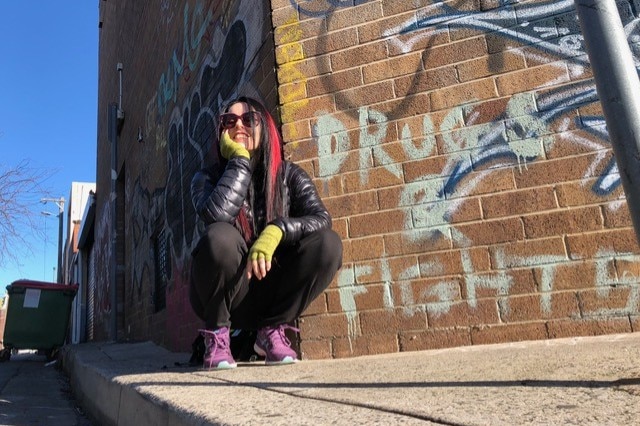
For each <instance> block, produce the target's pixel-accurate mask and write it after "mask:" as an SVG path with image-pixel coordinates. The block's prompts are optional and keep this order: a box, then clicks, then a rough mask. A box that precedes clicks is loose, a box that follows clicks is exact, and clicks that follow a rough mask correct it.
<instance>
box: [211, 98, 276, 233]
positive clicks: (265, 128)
mask: <svg viewBox="0 0 640 426" xmlns="http://www.w3.org/2000/svg"><path fill="white" fill-rule="evenodd" d="M241 102H242V103H245V104H247V105H249V108H250V109H251V110H254V111H257V112H259V113H260V125H261V127H262V132H261V134H260V138H261V140H260V144H259V145H258V147H257V148H256V150H255V151H254V152H253V155H252V156H251V160H250V162H251V168H252V172H253V174H252V178H251V184H250V185H249V192H248V194H247V198H248V203H249V205H250V206H251V207H252V208H254V207H255V201H256V194H264V203H265V223H264V224H263V225H266V224H268V223H269V222H271V221H272V220H274V219H276V218H278V217H281V216H284V214H285V210H286V205H287V201H286V200H285V199H284V168H283V165H284V153H283V143H282V137H281V136H280V132H279V131H278V127H277V125H276V122H275V120H274V118H273V116H272V115H271V113H270V112H269V110H267V108H266V107H265V106H264V105H263V104H262V103H261V102H260V101H258V100H256V99H254V98H250V97H247V96H240V97H238V98H236V99H234V100H232V101H231V102H229V103H227V106H226V107H225V108H223V110H222V111H221V113H225V112H229V109H230V108H231V106H232V105H234V104H237V103H241ZM223 131H224V129H223V128H222V126H218V140H221V137H222V132H223ZM251 217H252V223H251V224H250V223H249V220H248V218H247V214H246V212H245V210H244V209H243V208H242V209H240V214H239V215H238V217H237V218H236V224H237V226H238V228H239V229H240V232H241V233H242V236H243V237H244V239H245V241H246V242H247V243H249V242H250V241H251V240H252V239H253V238H254V236H255V235H254V234H255V232H257V231H258V229H257V225H258V224H257V223H256V219H257V218H256V217H255V214H253V215H251Z"/></svg>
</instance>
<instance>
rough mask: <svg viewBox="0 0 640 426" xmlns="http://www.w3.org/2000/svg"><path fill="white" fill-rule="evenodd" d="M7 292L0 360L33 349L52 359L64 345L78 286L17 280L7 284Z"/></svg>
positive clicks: (5, 359)
mask: <svg viewBox="0 0 640 426" xmlns="http://www.w3.org/2000/svg"><path fill="white" fill-rule="evenodd" d="M7 291H8V293H9V304H8V306H7V318H6V322H5V327H4V337H3V342H2V343H3V346H4V349H2V351H0V360H1V361H7V360H9V358H10V357H11V351H12V350H19V349H35V350H37V351H38V352H39V353H44V354H45V355H46V357H47V360H49V361H51V360H53V359H54V358H55V357H56V355H57V353H58V350H59V349H60V347H62V346H63V345H64V343H65V339H66V337H67V330H68V327H69V318H70V314H71V302H72V301H73V298H74V297H75V295H76V293H77V292H78V285H77V284H71V285H66V284H56V283H49V282H42V281H31V280H18V281H14V282H13V283H11V284H10V285H8V286H7Z"/></svg>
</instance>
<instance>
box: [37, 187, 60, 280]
mask: <svg viewBox="0 0 640 426" xmlns="http://www.w3.org/2000/svg"><path fill="white" fill-rule="evenodd" d="M40 202H41V203H42V204H46V203H48V202H52V203H56V205H57V206H58V279H57V282H59V283H62V269H63V268H62V228H63V226H64V222H63V221H64V198H63V197H60V198H41V199H40Z"/></svg>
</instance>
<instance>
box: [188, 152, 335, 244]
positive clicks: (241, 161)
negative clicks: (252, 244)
mask: <svg viewBox="0 0 640 426" xmlns="http://www.w3.org/2000/svg"><path fill="white" fill-rule="evenodd" d="M283 167H284V186H285V188H284V194H285V197H286V198H287V201H288V203H287V204H286V207H285V208H286V210H288V211H286V212H285V215H284V217H279V218H277V219H275V220H273V221H272V222H271V223H272V224H274V225H276V226H278V227H279V228H280V229H281V230H282V232H283V236H282V241H281V244H292V243H296V242H298V241H299V240H300V239H301V238H302V237H304V236H307V235H309V234H310V233H312V232H314V231H318V230H320V229H324V228H331V216H330V215H329V212H328V211H327V209H326V207H325V206H324V204H323V203H322V200H321V199H320V196H319V195H318V192H317V190H316V187H315V185H314V184H313V182H312V181H311V178H310V177H309V175H308V174H307V173H306V172H305V171H304V170H303V169H302V168H300V166H298V165H296V164H294V163H290V162H288V161H284V162H283ZM250 181H251V169H250V167H249V160H247V159H246V158H243V157H235V158H232V159H231V160H229V162H228V163H227V165H226V167H225V168H224V170H223V171H222V173H221V174H220V172H218V173H216V170H215V169H214V168H211V167H210V168H206V169H202V170H200V171H199V172H197V173H196V174H195V175H194V177H193V179H192V181H191V199H192V201H193V206H194V207H195V209H196V212H197V213H198V217H200V219H202V220H203V221H204V223H205V225H208V224H210V223H214V222H227V223H231V224H234V223H235V220H236V217H237V216H238V214H239V213H240V209H241V208H244V209H246V210H247V214H248V216H249V217H252V216H254V215H255V216H256V221H255V222H256V223H263V222H264V217H263V216H264V209H254V210H251V207H250V206H249V205H248V203H247V200H246V198H247V192H248V188H249V183H250ZM256 204H260V203H256ZM262 204H264V203H262ZM265 225H266V224H265ZM261 230H262V229H258V230H257V232H255V233H256V234H258V233H259V232H260V231H261Z"/></svg>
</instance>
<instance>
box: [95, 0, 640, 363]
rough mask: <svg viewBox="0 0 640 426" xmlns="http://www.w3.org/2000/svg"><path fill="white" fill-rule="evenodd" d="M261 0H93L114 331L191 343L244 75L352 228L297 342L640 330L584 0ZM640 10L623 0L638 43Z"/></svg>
mask: <svg viewBox="0 0 640 426" xmlns="http://www.w3.org/2000/svg"><path fill="white" fill-rule="evenodd" d="M210 3H213V4H212V5H209V4H210ZM262 3H265V2H253V1H249V0H228V1H221V2H202V1H185V2H182V4H181V5H179V6H177V5H170V4H169V2H151V1H132V0H123V1H119V2H114V1H109V0H106V1H101V2H100V5H101V20H102V29H101V34H100V88H99V120H98V121H99V129H98V139H99V140H98V189H99V190H98V199H97V215H96V218H97V220H96V243H95V250H96V270H100V271H101V272H102V271H105V272H106V273H105V274H104V275H103V274H102V273H100V274H99V276H97V277H96V278H97V286H98V289H99V290H100V294H99V295H96V298H97V300H98V304H97V305H96V312H97V316H96V320H97V321H98V324H101V325H100V326H99V327H98V329H100V330H101V331H99V332H96V335H95V336H96V338H98V339H100V338H105V336H108V334H109V326H107V323H108V322H109V321H110V320H109V318H110V315H111V312H112V310H117V312H118V321H119V322H118V326H117V327H118V337H119V338H130V339H141V338H152V339H153V340H155V341H156V342H158V343H160V344H163V345H165V346H167V347H169V348H171V349H180V350H188V349H189V348H190V346H189V344H190V342H191V340H192V339H193V337H194V336H195V329H196V328H197V327H198V326H199V322H198V321H197V320H196V319H195V317H194V316H193V314H192V313H191V310H190V307H189V304H188V296H187V293H188V279H189V263H190V259H189V252H190V249H191V248H192V247H193V244H194V242H195V241H196V239H197V236H198V235H199V227H198V224H197V222H196V220H195V216H194V212H193V209H192V206H191V201H190V197H189V182H190V179H191V176H192V175H193V172H194V171H195V170H196V169H197V168H199V167H200V166H202V165H203V164H205V163H206V162H207V161H208V155H207V153H208V149H209V147H208V141H209V138H210V135H211V132H212V120H213V117H215V115H216V114H217V111H218V109H219V105H220V104H222V103H224V101H225V100H227V99H229V98H230V97H232V96H233V94H235V93H236V92H246V93H249V94H253V95H254V96H257V97H260V98H262V99H264V100H265V101H266V103H267V104H268V105H269V106H270V107H272V108H273V110H274V112H276V113H279V114H280V117H281V120H282V123H283V126H282V131H283V135H284V138H285V142H286V146H285V150H286V153H287V156H288V157H289V158H291V159H292V160H293V161H295V162H297V163H298V164H300V165H301V166H302V167H304V168H305V169H306V170H307V171H308V172H309V173H310V175H311V176H312V177H313V178H314V180H315V182H316V185H317V187H318V189H319V190H320V192H321V194H322V196H323V197H324V199H325V201H326V204H327V206H328V207H329V210H330V211H331V213H332V215H333V217H334V228H335V229H336V230H337V231H338V232H339V233H340V235H341V236H342V238H343V241H344V244H345V257H344V266H343V268H342V270H341V271H340V272H339V274H338V276H337V277H336V279H335V280H334V282H333V283H332V285H331V286H330V288H329V289H328V290H327V291H326V292H325V293H324V294H323V295H322V296H321V297H320V298H319V299H318V300H317V301H316V302H314V303H313V305H312V306H311V307H310V309H309V310H308V311H307V312H306V314H305V316H304V317H303V319H302V320H301V321H300V327H301V339H302V340H301V342H300V348H301V350H302V352H303V357H305V358H329V357H348V356H355V355H365V354H373V353H385V352H397V351H409V350H420V349H429V348H440V347H449V346H462V345H471V344H484V343H494V342H505V341H517V340H523V339H546V338H554V337H564V336H577V335H588V334H603V333H613V332H631V331H638V330H640V319H639V318H640V317H639V315H638V312H639V304H640V294H639V291H640V286H639V285H638V274H639V273H640V257H639V256H638V254H639V249H638V244H637V240H636V237H635V233H634V230H633V228H632V226H631V222H630V219H629V214H628V211H627V206H626V202H625V199H624V194H623V192H622V188H621V185H620V179H619V175H618V172H617V167H616V165H615V161H614V159H613V156H612V152H611V145H610V142H609V140H608V135H607V132H606V128H605V123H604V119H603V117H602V111H601V108H600V105H599V103H598V101H597V95H596V92H595V86H594V84H593V80H592V76H591V74H590V68H589V62H588V58H587V57H586V54H585V52H584V47H583V46H582V38H581V36H580V31H579V26H578V22H577V18H576V15H575V11H574V2H573V1H565V0H561V1H497V0H496V1H465V2H462V1H445V2H440V1H438V2H436V1H427V0H421V1H411V2H409V1H402V2H400V1H378V0H370V1H346V2H345V1H340V2H336V1H328V0H327V1H314V2H308V1H299V0H272V1H271V9H269V7H268V6H263V5H262ZM265 4H267V5H268V3H265ZM637 6H638V5H637V4H636V2H635V1H620V2H619V9H620V12H621V17H622V20H623V23H624V24H625V27H626V30H627V33H628V35H629V41H630V43H631V45H632V48H633V50H634V51H635V50H636V48H637V45H636V44H635V42H636V40H637V37H638V31H637V30H636V24H637V23H638V22H639V21H638V18H637V13H636V10H638V9H637ZM272 28H274V29H273V30H272ZM117 63H122V64H123V73H122V75H123V94H122V102H121V103H120V107H121V108H122V110H123V111H124V115H125V118H124V122H123V125H122V129H121V132H120V134H119V138H118V141H117V147H118V155H117V161H116V162H115V165H114V166H113V168H114V171H113V173H112V171H111V168H112V166H111V162H110V155H111V151H110V143H109V141H108V119H107V110H108V105H109V103H112V102H118V99H119V97H118V73H117V71H116V64H117ZM274 68H275V71H276V74H274ZM276 79H277V82H276ZM112 177H114V178H117V179H120V181H119V182H120V183H121V184H120V188H121V189H120V190H119V191H120V192H118V185H117V184H115V183H114V182H112V180H111V179H112ZM101 188H104V190H103V189H101ZM107 188H110V190H107ZM114 200H116V201H114ZM118 200H120V201H118ZM118 202H121V203H123V204H121V206H123V207H122V209H121V210H118V209H117V208H114V205H115V204H117V203H118ZM117 211H121V212H122V213H121V216H122V221H123V222H122V224H121V228H122V232H121V234H124V235H115V236H114V235H113V229H114V227H115V226H116V224H117V221H115V220H113V216H114V215H115V214H116V213H117ZM162 231H164V233H163V232H162ZM158 235H162V236H163V238H165V242H166V244H165V246H166V247H168V250H169V252H170V256H169V257H170V264H169V265H168V266H165V267H164V268H163V273H164V274H165V275H166V277H165V278H166V282H167V287H166V308H165V309H162V310H160V311H159V312H155V310H154V306H153V303H154V300H156V299H155V295H154V293H153V291H154V274H155V273H156V272H157V271H156V270H155V269H157V268H156V267H155V265H154V258H153V250H154V247H156V246H157V244H158ZM115 240H119V241H123V243H122V244H120V245H118V244H116V243H114V242H113V241H115ZM118 250H119V251H120V253H118ZM117 258H121V259H124V260H123V261H121V263H122V265H119V266H118V265H117V262H115V263H114V262H113V259H117ZM114 265H115V266H114ZM118 271H121V272H122V273H121V275H122V276H121V278H119V279H114V278H113V277H114V276H115V275H116V274H117V273H118ZM114 285H117V286H119V287H118V288H119V289H120V292H119V298H117V300H116V299H115V298H113V297H111V298H110V296H109V295H110V288H111V287H112V286H114ZM111 327H112V328H113V326H111Z"/></svg>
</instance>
